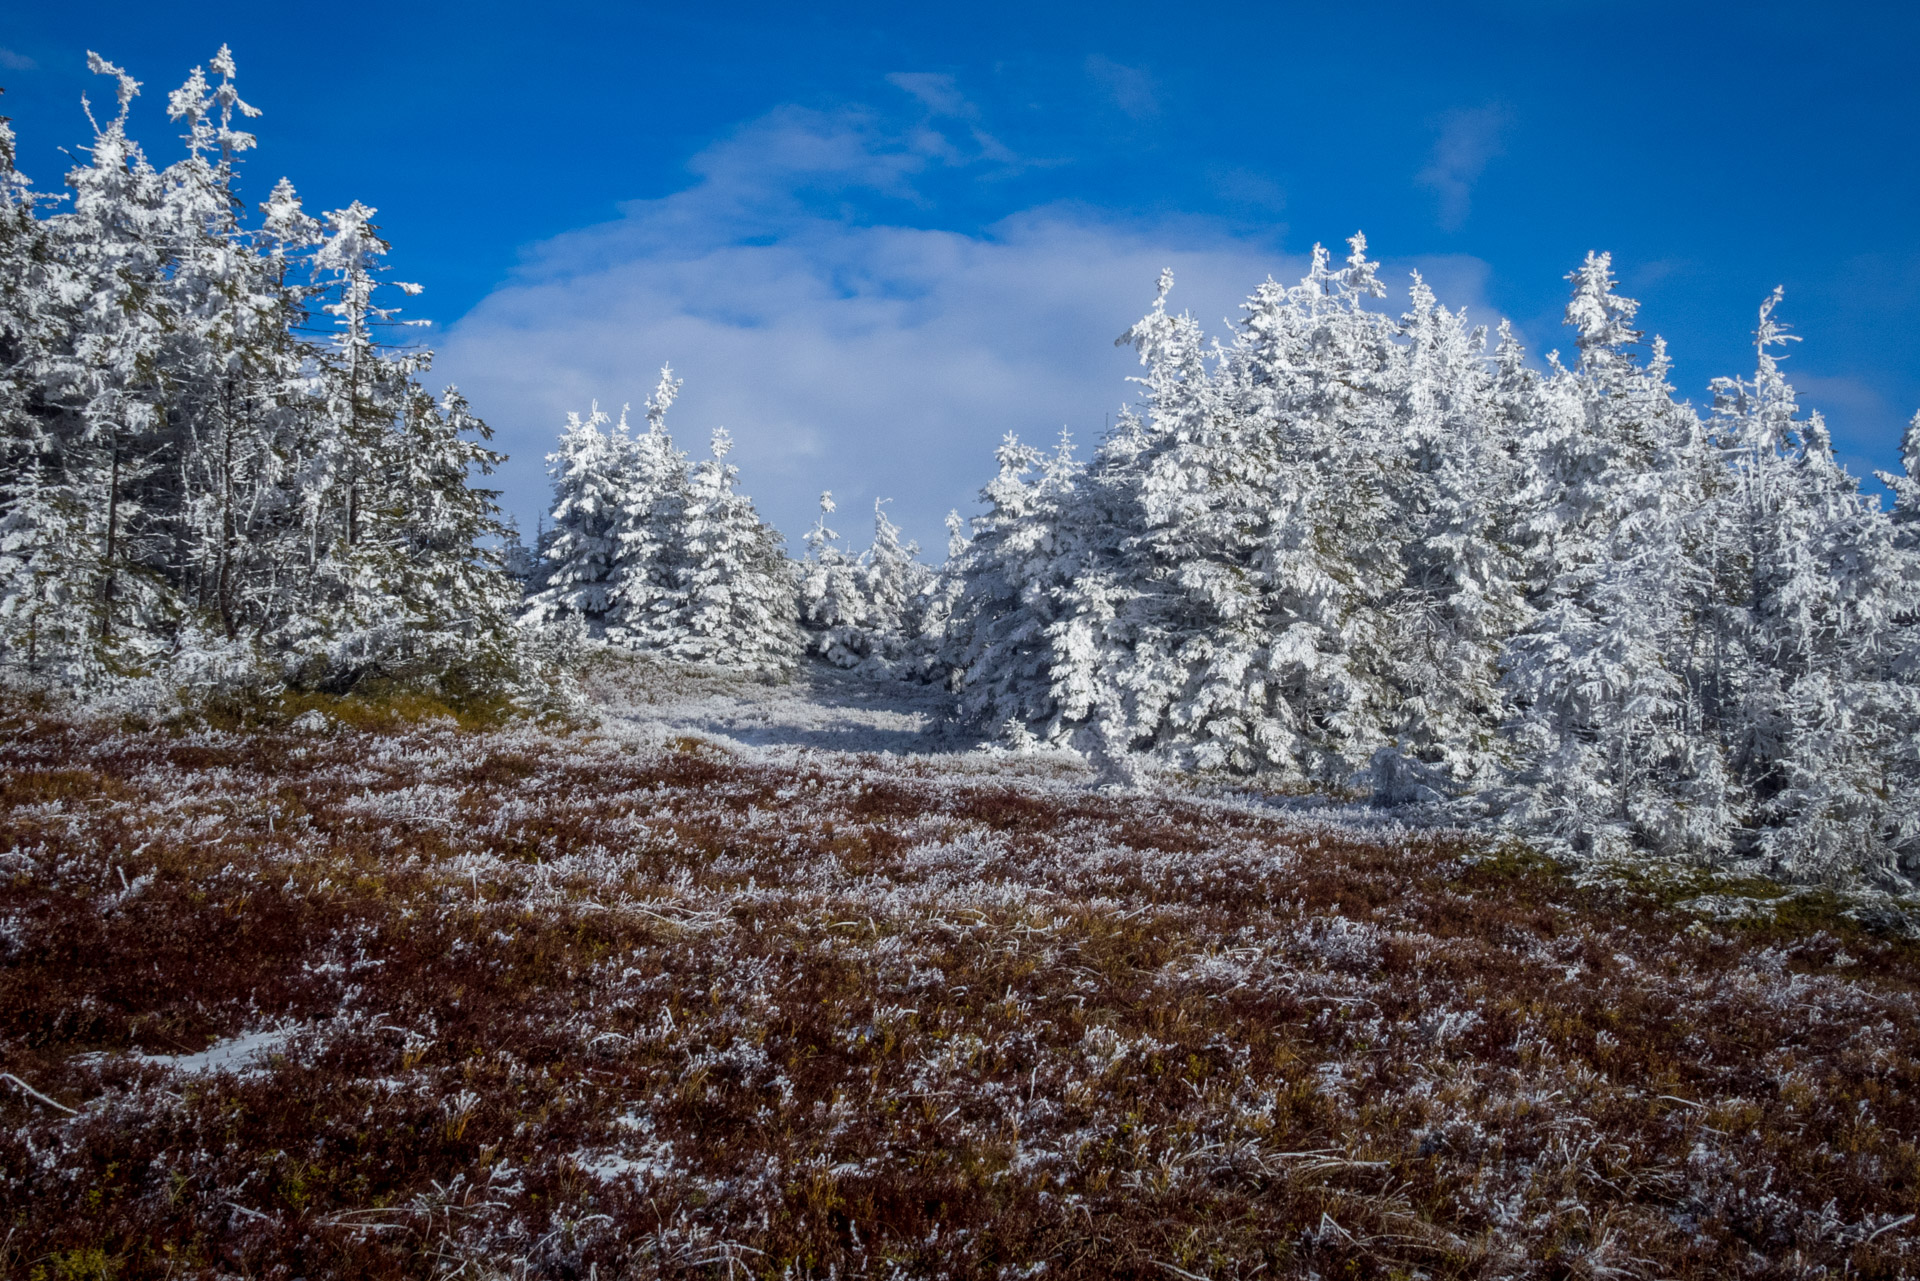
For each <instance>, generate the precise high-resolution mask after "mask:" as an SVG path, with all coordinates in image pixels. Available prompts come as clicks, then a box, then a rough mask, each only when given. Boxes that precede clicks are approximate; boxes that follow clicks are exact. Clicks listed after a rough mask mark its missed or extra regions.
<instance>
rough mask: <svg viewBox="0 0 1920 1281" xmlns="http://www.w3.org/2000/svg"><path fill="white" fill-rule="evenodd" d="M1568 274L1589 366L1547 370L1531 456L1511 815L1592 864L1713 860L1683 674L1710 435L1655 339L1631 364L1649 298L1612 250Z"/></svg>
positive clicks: (1696, 605) (1706, 751)
mask: <svg viewBox="0 0 1920 1281" xmlns="http://www.w3.org/2000/svg"><path fill="white" fill-rule="evenodd" d="M1568 279H1569V280H1571V281H1572V282H1573V285H1574V290H1573V297H1572V300H1571V301H1570V302H1569V304H1568V307H1567V324H1568V325H1569V326H1570V327H1572V328H1573V329H1574V330H1575V334H1576V340H1577V342H1578V345H1579V350H1580V361H1579V364H1578V365H1577V366H1576V367H1575V368H1573V369H1566V368H1565V367H1563V366H1561V365H1560V364H1559V363H1558V361H1557V359H1556V360H1555V361H1554V362H1553V372H1552V374H1551V376H1550V377H1549V378H1548V379H1547V381H1546V382H1545V383H1544V384H1543V385H1542V387H1541V389H1540V395H1539V397H1538V399H1537V402H1536V404H1537V406H1538V409H1539V413H1538V417H1537V419H1536V424H1535V428H1534V430H1533V431H1531V432H1530V433H1529V434H1528V436H1527V438H1526V440H1525V441H1524V442H1523V446H1522V448H1523V457H1524V458H1525V460H1526V461H1527V463H1528V464H1529V465H1530V467H1531V468H1532V469H1533V475H1532V477H1531V478H1530V479H1531V481H1532V492H1531V493H1530V494H1529V495H1528V499H1529V506H1530V507H1531V508H1532V510H1533V513H1534V517H1533V521H1532V528H1531V529H1530V530H1529V531H1528V532H1529V533H1530V535H1531V538H1530V541H1529V545H1528V547H1527V552H1528V555H1529V556H1530V557H1531V558H1532V559H1533V561H1534V573H1533V578H1534V580H1535V590H1534V592H1533V595H1532V599H1531V600H1530V601H1529V605H1530V607H1531V610H1532V613H1533V622H1532V623H1531V625H1530V626H1529V627H1528V628H1527V629H1526V631H1525V632H1523V633H1522V634H1521V635H1519V636H1517V637H1515V638H1514V639H1513V641H1512V642H1511V643H1510V644H1509V647H1508V654H1507V659H1506V661H1507V666H1508V672H1507V681H1506V684H1507V692H1508V696H1509V697H1510V698H1511V699H1512V700H1513V705H1514V709H1515V710H1514V717H1513V721H1512V723H1511V725H1510V727H1509V728H1510V733H1511V735H1512V739H1513V754H1514V779H1515V783H1516V790H1515V792H1514V793H1513V794H1512V797H1511V804H1512V807H1513V808H1512V811H1511V817H1512V820H1513V821H1515V822H1517V823H1518V824H1519V825H1521V826H1522V827H1524V828H1526V829H1527V830H1528V831H1530V832H1533V833H1535V834H1538V835H1541V836H1545V837H1548V838H1551V839H1555V840H1559V841H1564V842H1565V843H1566V844H1567V845H1569V846H1571V847H1572V848H1575V849H1578V850H1583V851H1588V852H1593V853H1599V854H1609V855H1611V854H1619V853H1625V852H1627V851H1628V850H1630V849H1632V848H1634V847H1636V846H1638V847H1642V848H1648V847H1650V848H1653V849H1656V850H1658V851H1660V852H1662V853H1667V854H1674V855H1691V856H1698V855H1700V854H1713V853H1716V852H1718V851H1719V850H1720V849H1723V848H1724V844H1725V826H1726V824H1725V796H1724V789H1725V780H1724V771H1723V767H1722V763H1721V760H1720V754H1719V749H1718V746H1717V744H1714V743H1713V742H1711V741H1710V740H1709V739H1707V738H1705V737H1703V736H1702V735H1701V734H1700V733H1699V732H1698V726H1699V724H1700V722H1701V719H1702V709H1701V706H1700V702H1699V696H1698V695H1699V691H1698V689H1697V687H1696V686H1695V684H1694V683H1693V682H1692V681H1690V680H1689V679H1688V676H1689V672H1688V659H1689V656H1690V655H1691V654H1692V652H1693V651H1694V649H1695V633H1696V631H1697V629H1698V628H1699V627H1700V626H1701V625H1702V624H1703V621H1704V618H1705V607H1706V602H1707V596H1708V593H1709V592H1710V589H1711V567H1710V565H1708V564H1707V563H1706V562H1705V560H1704V558H1703V557H1702V556H1701V554H1700V552H1701V550H1702V548H1703V547H1704V545H1705V540H1704V539H1703V538H1702V537H1700V536H1699V531H1698V530H1697V529H1696V528H1695V524H1696V522H1697V521H1698V520H1699V519H1700V518H1701V517H1702V515H1703V513H1704V512H1705V511H1706V506H1705V502H1706V496H1705V495H1704V494H1702V493H1701V492H1700V490H1699V488H1698V486H1699V483H1700V481H1701V478H1702V475H1703V471H1702V468H1701V465H1700V461H1699V460H1700V456H1701V453H1702V451H1703V450H1704V449H1705V448H1706V439H1705V435H1704V432H1703V431H1702V430H1701V428H1700V425H1699V422H1698V419H1697V417H1696V416H1695V415H1694V414H1693V412H1692V411H1691V410H1690V409H1689V408H1687V407H1686V406H1684V405H1679V404H1676V403H1675V402H1674V400H1673V399H1672V392H1671V388H1670V387H1668V385H1667V383H1666V371H1667V361H1666V357H1665V350H1664V347H1663V346H1661V345H1660V344H1659V342H1658V340H1656V341H1655V345H1654V355H1653V359H1652V361H1651V362H1650V364H1648V365H1647V366H1644V367H1643V366H1641V365H1639V364H1638V363H1637V362H1636V361H1635V360H1634V358H1633V355H1632V352H1631V350H1630V348H1631V346H1632V345H1633V344H1635V343H1637V342H1638V341H1639V337H1640V336H1639V334H1638V333H1637V332H1636V331H1634V330H1633V329H1632V328H1631V327H1630V322H1631V320H1632V319H1633V316H1634V313H1635V311H1636V310H1637V307H1638V304H1637V303H1635V302H1633V301H1632V300H1631V299H1627V298H1623V297H1621V296H1619V295H1618V294H1616V293H1614V291H1613V285H1614V282H1613V277H1612V272H1611V263H1610V260H1609V259H1608V257H1607V255H1605V254H1589V255H1588V257H1587V260H1586V262H1585V263H1584V264H1583V265H1582V266H1581V267H1580V268H1579V269H1578V270H1577V271H1575V272H1574V273H1573V274H1572V275H1571V276H1569V277H1568Z"/></svg>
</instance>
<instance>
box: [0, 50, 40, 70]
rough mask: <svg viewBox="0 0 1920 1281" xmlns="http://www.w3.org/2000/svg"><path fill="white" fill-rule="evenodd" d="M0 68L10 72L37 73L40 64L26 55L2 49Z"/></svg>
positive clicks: (0, 51)
mask: <svg viewBox="0 0 1920 1281" xmlns="http://www.w3.org/2000/svg"><path fill="white" fill-rule="evenodd" d="M0 67H5V68H6V69H7V70H8V71H36V70H38V69H39V67H40V64H39V63H37V62H35V61H34V60H33V59H32V58H29V57H28V56H27V55H26V54H24V53H15V52H14V51H13V50H11V49H0Z"/></svg>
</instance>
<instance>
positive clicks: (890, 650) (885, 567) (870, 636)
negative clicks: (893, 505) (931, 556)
mask: <svg viewBox="0 0 1920 1281" xmlns="http://www.w3.org/2000/svg"><path fill="white" fill-rule="evenodd" d="M883 502H884V500H876V501H875V502H874V505H873V526H874V529H873V544H872V546H870V547H869V548H868V549H867V551H866V552H865V554H863V555H861V556H858V557H855V556H853V555H851V554H849V553H848V552H847V551H846V550H844V549H843V548H842V547H841V546H840V544H839V537H840V536H839V535H838V534H836V533H834V532H833V530H831V529H829V528H827V517H828V516H829V515H831V514H832V512H833V510H834V503H833V495H832V494H831V493H823V494H821V495H820V517H819V519H818V520H816V521H815V522H814V526H813V528H812V529H811V530H809V531H808V532H807V538H806V542H807V552H806V555H805V556H804V557H803V558H802V559H801V560H800V562H799V563H798V564H796V565H795V566H794V576H795V581H796V582H797V583H798V586H799V593H800V596H799V603H800V622H801V626H802V627H803V628H805V629H806V632H807V646H808V648H809V649H810V650H812V651H813V652H814V653H817V654H819V655H820V656H821V657H822V658H825V659H826V660H827V661H828V662H830V663H833V664H834V665H836V666H839V667H848V668H861V669H864V670H866V671H867V672H868V673H869V674H871V675H876V676H878V675H903V676H912V675H917V674H918V666H917V663H916V661H915V657H916V655H917V654H918V647H917V642H918V641H919V639H920V636H921V626H922V620H923V618H924V615H925V611H926V593H927V591H928V589H929V588H930V586H931V585H932V582H933V571H931V570H930V569H928V568H927V567H926V566H925V565H922V564H921V563H920V561H919V559H918V557H919V554H920V548H919V545H918V544H917V543H907V544H904V545H903V544H902V543H901V542H900V531H899V529H898V528H897V527H896V526H895V525H894V523H893V522H892V521H891V520H888V519H887V514H886V511H885V509H884V506H883Z"/></svg>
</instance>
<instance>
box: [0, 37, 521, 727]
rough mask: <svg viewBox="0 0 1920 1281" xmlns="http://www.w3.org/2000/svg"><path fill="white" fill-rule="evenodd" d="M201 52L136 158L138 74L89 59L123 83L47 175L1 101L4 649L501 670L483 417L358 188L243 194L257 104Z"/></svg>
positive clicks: (210, 670) (505, 646) (295, 668)
mask: <svg viewBox="0 0 1920 1281" xmlns="http://www.w3.org/2000/svg"><path fill="white" fill-rule="evenodd" d="M210 66H211V70H212V72H213V75H214V77H215V79H213V80H209V79H208V78H207V76H206V74H205V73H204V72H203V71H202V69H200V68H195V69H194V71H193V73H192V74H191V75H190V76H189V77H188V79H187V81H186V83H185V84H183V85H181V86H180V88H178V89H176V90H174V91H173V93H171V94H170V95H169V96H168V98H167V114H168V117H169V118H170V119H171V120H173V121H175V122H176V123H177V124H178V125H179V127H180V128H181V130H182V133H183V137H184V140H185V155H184V156H183V158H181V159H179V160H178V161H176V162H174V163H173V164H170V165H167V166H166V167H164V168H156V167H155V166H154V164H153V163H152V162H150V161H149V160H148V158H147V157H146V155H145V154H144V153H143V151H142V149H141V147H140V146H139V144H138V143H136V142H135V141H134V140H133V138H132V137H130V136H129V133H128V128H127V125H128V117H129V113H130V111H131V108H132V105H133V102H134V99H135V97H136V95H137V94H138V92H139V88H140V86H139V85H138V83H137V82H136V81H135V80H134V79H133V78H132V77H131V76H129V75H128V74H127V73H126V72H124V71H122V70H121V69H120V68H118V67H115V66H113V65H112V64H110V63H108V62H106V61H105V60H103V59H101V58H99V57H98V56H97V55H95V56H92V57H91V67H92V69H93V70H94V71H95V72H97V73H99V74H101V75H103V76H105V77H107V78H108V82H109V83H111V84H112V85H113V86H114V88H115V96H116V99H117V108H116V112H115V114H113V115H111V116H110V117H107V118H106V119H105V120H104V122H102V121H101V120H100V118H99V117H98V116H96V115H95V114H94V112H93V111H92V109H91V108H89V112H88V118H89V119H90V120H91V121H93V122H94V135H93V140H92V144H91V146H89V147H87V148H84V149H83V155H84V157H85V162H84V163H80V164H77V165H76V166H75V167H74V168H73V169H72V170H71V172H69V173H68V174H67V176H66V187H67V191H66V194H65V196H64V198H63V199H59V200H55V199H51V198H49V197H46V196H41V195H39V194H37V193H35V191H34V190H33V189H32V188H31V187H30V186H29V184H28V182H27V180H26V178H25V177H23V176H22V175H21V174H20V173H19V172H18V171H17V169H16V168H15V153H14V140H13V135H12V133H11V131H10V130H9V129H8V128H7V127H6V126H5V125H4V123H0V656H3V657H4V662H5V664H6V666H7V667H8V669H9V670H10V671H12V672H13V673H14V675H15V676H20V675H22V674H24V675H26V676H28V677H30V678H35V679H41V680H48V681H56V682H61V683H65V684H69V685H79V686H86V685H95V684H99V683H101V682H110V681H112V680H114V679H116V678H120V677H126V676H130V675H131V676H137V675H139V674H141V673H154V672H160V673H164V674H166V675H168V676H169V677H170V678H173V679H176V680H179V681H183V682H187V683H194V682H199V681H234V680H248V679H255V678H257V677H262V676H264V677H270V678H272V679H277V680H285V681H289V682H294V683H299V684H305V685H310V686H315V687H320V688H331V689H346V688H351V687H353V686H355V685H356V684H358V683H360V682H362V681H364V680H365V679H366V678H367V677H369V676H370V675H383V676H392V677H405V678H417V679H422V680H425V681H428V682H430V683H435V684H438V685H442V686H446V685H451V686H457V687H462V688H473V687H478V686H488V685H499V684H501V683H502V682H510V681H511V680H512V678H513V671H514V668H515V665H516V662H517V661H518V660H517V658H516V655H515V649H516V646H518V645H520V641H519V639H518V636H517V633H516V631H515V629H514V627H513V626H512V618H513V614H514V611H515V609H516V606H517V595H516V592H515V588H514V584H513V583H512V581H511V579H510V578H509V577H508V576H507V575H505V574H504V573H502V572H501V568H500V565H499V563H498V561H499V556H500V553H499V551H498V550H497V549H498V544H499V536H500V535H501V533H502V529H501V524H500V521H499V517H498V511H497V508H496V504H495V494H494V493H493V491H491V490H487V489H484V488H479V487H477V486H476V485H475V484H474V483H473V482H474V480H475V479H476V477H477V476H483V475H484V474H485V473H487V472H488V471H490V470H492V468H493V467H494V466H495V465H496V464H497V463H498V462H499V461H500V455H498V454H496V453H494V452H492V451H491V450H490V449H488V448H487V447H486V443H485V442H486V440H487V438H488V435H489V433H488V430H487V427H486V425H485V424H484V423H482V422H481V421H480V420H479V419H478V418H476V417H475V416H474V415H473V413H472V412H471V411H470V410H469V409H468V407H467V405H466V403H465V402H464V401H463V400H462V399H461V398H460V396H459V394H458V392H456V391H454V390H453V389H451V388H449V389H447V390H445V391H444V392H443V393H441V394H439V395H434V394H432V393H430V392H429V391H428V390H427V388H426V387H425V386H424V385H423V383H422V381H421V380H422V378H423V376H424V375H425V374H426V372H427V369H428V365H429V361H430V359H431V353H429V352H427V351H426V350H424V349H420V348H414V347H410V346H407V345H405V344H402V343H399V342H397V341H396V340H395V338H396V334H397V333H399V332H401V331H399V330H398V329H397V328H396V326H397V325H400V324H404V323H405V322H397V321H396V320H395V315H396V312H395V309H394V308H393V307H391V306H389V305H387V304H386V303H384V302H382V301H381V296H382V295H383V294H384V293H386V292H388V291H389V290H390V289H397V290H398V291H399V292H401V293H403V294H413V293H417V292H418V288H417V287H416V286H412V285H405V284H400V285H391V286H390V285H388V284H386V283H384V282H383V280H382V275H383V272H384V270H385V269H384V266H383V261H382V260H383V257H384V255H385V254H386V252H387V245H386V244H385V242H383V241H382V240H381V239H380V237H379V235H378V233H377V231H376V228H375V227H374V225H373V223H372V221H371V220H372V217H373V213H374V211H373V210H372V209H369V208H367V207H366V206H364V205H361V204H359V203H357V202H356V203H354V204H352V205H349V206H348V207H347V208H345V209H337V210H334V211H332V212H329V213H326V214H324V215H322V216H320V217H317V218H316V217H313V216H311V215H309V214H308V213H307V212H305V210H303V209H302V207H301V204H300V201H299V199H298V197H297V196H296V195H295V193H294V189H293V187H292V185H291V184H290V183H288V182H287V181H285V180H284V179H283V180H282V181H280V182H279V183H278V184H277V185H276V186H275V187H274V188H273V189H272V192H271V194H270V195H269V196H268V198H267V199H266V201H265V202H264V203H263V204H261V205H260V206H259V207H258V209H257V210H249V209H248V208H247V206H246V205H245V204H244V203H243V201H242V200H241V198H240V195H239V191H238V188H237V176H238V164H239V158H240V157H241V155H242V154H243V153H245V152H247V151H249V150H251V149H252V148H253V146H254V141H255V140H254V137H253V135H252V134H250V133H247V132H245V131H243V130H242V129H240V128H239V127H238V125H239V124H240V122H242V121H243V120H244V119H246V118H247V117H251V116H255V115H258V114H259V113H258V112H257V111H255V110H254V108H252V107H251V106H249V105H248V104H247V103H246V102H245V101H243V100H242V99H241V98H240V96H239V94H238V92H237V90H236V88H235V84H234V80H235V71H234V64H233V59H232V57H231V55H230V54H229V53H228V51H227V50H226V49H225V48H224V47H223V48H222V49H221V50H220V52H219V54H218V55H217V56H215V58H214V59H213V60H212V62H211V64H210ZM489 548H493V549H494V550H489ZM456 692H457V691H456Z"/></svg>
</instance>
